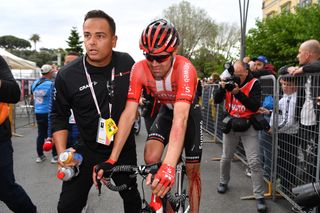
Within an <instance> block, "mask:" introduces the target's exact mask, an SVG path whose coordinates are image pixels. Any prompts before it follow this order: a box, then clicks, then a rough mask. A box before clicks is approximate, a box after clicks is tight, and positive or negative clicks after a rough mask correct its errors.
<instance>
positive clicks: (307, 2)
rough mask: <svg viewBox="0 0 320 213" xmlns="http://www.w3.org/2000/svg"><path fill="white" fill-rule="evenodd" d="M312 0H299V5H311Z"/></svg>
mask: <svg viewBox="0 0 320 213" xmlns="http://www.w3.org/2000/svg"><path fill="white" fill-rule="evenodd" d="M311 3H312V0H300V6H301V7H305V6H309V5H311Z"/></svg>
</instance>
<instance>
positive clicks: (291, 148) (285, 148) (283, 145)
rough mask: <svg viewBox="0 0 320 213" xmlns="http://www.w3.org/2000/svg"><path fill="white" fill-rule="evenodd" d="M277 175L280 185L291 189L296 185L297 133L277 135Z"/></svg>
mask: <svg viewBox="0 0 320 213" xmlns="http://www.w3.org/2000/svg"><path fill="white" fill-rule="evenodd" d="M278 145H279V148H280V149H279V152H278V165H279V166H278V171H277V172H278V175H279V177H280V179H281V185H282V186H284V187H285V188H287V189H291V188H293V187H295V186H296V185H297V180H296V172H297V166H298V146H299V138H298V135H297V134H284V133H279V135H278Z"/></svg>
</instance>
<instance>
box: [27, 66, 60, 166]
mask: <svg viewBox="0 0 320 213" xmlns="http://www.w3.org/2000/svg"><path fill="white" fill-rule="evenodd" d="M41 74H42V77H41V78H39V79H38V80H36V81H35V82H34V83H33V84H32V86H31V91H32V94H33V100H34V111H35V114H36V120H37V126H38V137H37V153H38V157H37V159H36V162H37V163H41V162H43V161H45V160H46V156H45V155H44V154H43V148H42V147H43V144H44V141H45V139H46V138H47V137H48V114H49V101H50V98H51V93H50V89H51V85H52V83H53V82H52V80H51V79H52V78H53V76H54V71H53V68H52V66H51V65H49V64H45V65H43V66H42V67H41ZM51 161H52V163H56V162H57V152H56V149H55V147H53V148H52V160H51Z"/></svg>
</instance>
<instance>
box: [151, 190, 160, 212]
mask: <svg viewBox="0 0 320 213" xmlns="http://www.w3.org/2000/svg"><path fill="white" fill-rule="evenodd" d="M149 206H150V208H151V209H152V210H153V211H154V212H155V213H163V206H162V201H161V199H160V197H158V196H156V195H154V194H152V195H151V202H150V204H149Z"/></svg>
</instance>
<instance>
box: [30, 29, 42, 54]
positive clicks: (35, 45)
mask: <svg viewBox="0 0 320 213" xmlns="http://www.w3.org/2000/svg"><path fill="white" fill-rule="evenodd" d="M30 41H33V43H34V50H35V51H37V42H38V41H40V36H39V34H36V33H35V34H32V35H31V37H30Z"/></svg>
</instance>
